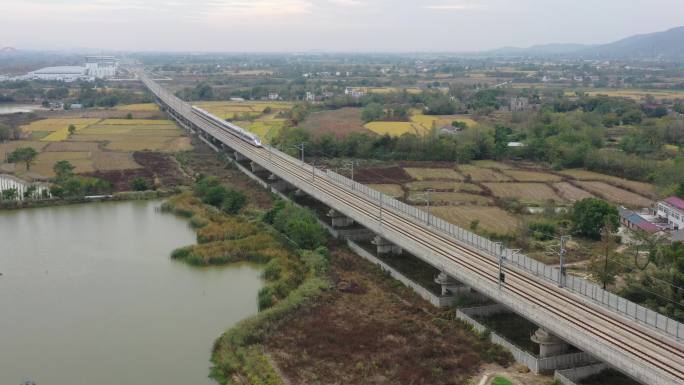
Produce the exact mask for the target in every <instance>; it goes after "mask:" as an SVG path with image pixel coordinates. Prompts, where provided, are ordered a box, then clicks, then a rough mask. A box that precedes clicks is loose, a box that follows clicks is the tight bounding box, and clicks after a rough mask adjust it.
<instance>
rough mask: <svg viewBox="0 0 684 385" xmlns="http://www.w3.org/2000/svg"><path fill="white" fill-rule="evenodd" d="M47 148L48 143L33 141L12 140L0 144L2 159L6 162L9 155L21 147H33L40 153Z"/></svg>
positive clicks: (0, 156) (0, 157)
mask: <svg viewBox="0 0 684 385" xmlns="http://www.w3.org/2000/svg"><path fill="white" fill-rule="evenodd" d="M45 146H47V143H46V142H38V141H33V140H12V141H9V142H4V143H0V159H2V160H5V158H6V157H7V154H9V153H10V152H12V151H14V150H16V149H17V148H21V147H31V148H33V149H34V150H36V151H38V152H40V151H42V150H43V148H45Z"/></svg>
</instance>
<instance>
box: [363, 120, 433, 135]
mask: <svg viewBox="0 0 684 385" xmlns="http://www.w3.org/2000/svg"><path fill="white" fill-rule="evenodd" d="M364 127H365V128H367V129H369V130H371V131H373V132H375V133H376V134H378V135H390V136H401V135H403V134H407V133H408V134H416V135H420V134H422V133H423V129H422V127H421V126H420V125H418V124H415V123H411V122H370V123H366V124H365V125H364Z"/></svg>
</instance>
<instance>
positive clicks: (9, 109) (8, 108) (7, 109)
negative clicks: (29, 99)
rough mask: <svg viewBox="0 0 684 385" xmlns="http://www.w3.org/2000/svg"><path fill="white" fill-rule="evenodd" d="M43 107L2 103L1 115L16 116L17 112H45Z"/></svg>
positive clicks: (0, 105) (0, 104) (0, 107)
mask: <svg viewBox="0 0 684 385" xmlns="http://www.w3.org/2000/svg"><path fill="white" fill-rule="evenodd" d="M44 109H45V108H44V107H43V106H38V105H33V104H2V103H0V115H7V114H15V113H17V112H33V111H36V110H44Z"/></svg>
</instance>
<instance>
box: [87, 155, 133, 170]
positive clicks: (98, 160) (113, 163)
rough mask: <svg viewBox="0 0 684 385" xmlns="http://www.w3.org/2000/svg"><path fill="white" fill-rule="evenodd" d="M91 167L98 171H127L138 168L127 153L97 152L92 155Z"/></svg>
mask: <svg viewBox="0 0 684 385" xmlns="http://www.w3.org/2000/svg"><path fill="white" fill-rule="evenodd" d="M91 158H92V160H93V165H94V167H95V169H96V170H99V171H112V170H128V169H134V168H140V165H139V164H137V163H136V162H135V160H133V155H132V154H129V153H127V152H111V151H97V152H94V153H93V154H92V157H91Z"/></svg>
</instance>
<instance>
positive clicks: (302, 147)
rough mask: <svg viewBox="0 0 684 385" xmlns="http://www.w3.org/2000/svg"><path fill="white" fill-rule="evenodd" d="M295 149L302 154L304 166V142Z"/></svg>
mask: <svg viewBox="0 0 684 385" xmlns="http://www.w3.org/2000/svg"><path fill="white" fill-rule="evenodd" d="M294 147H295V148H296V149H298V150H300V151H301V152H302V164H304V142H302V143H300V144H299V146H294Z"/></svg>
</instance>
